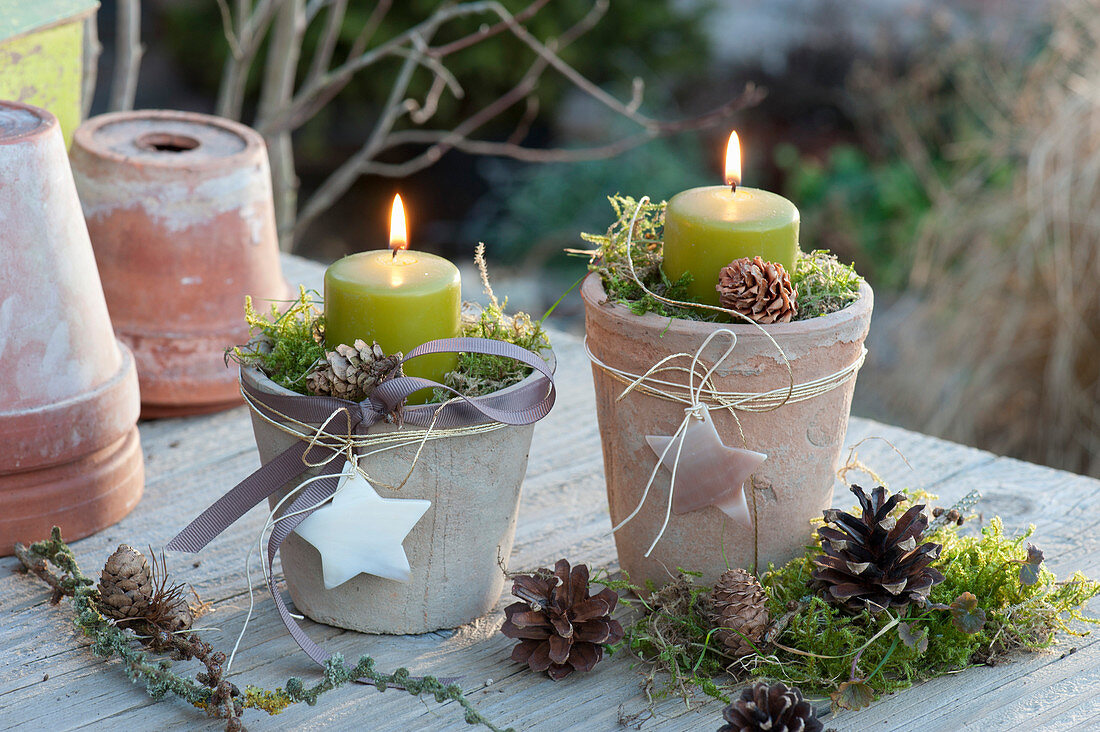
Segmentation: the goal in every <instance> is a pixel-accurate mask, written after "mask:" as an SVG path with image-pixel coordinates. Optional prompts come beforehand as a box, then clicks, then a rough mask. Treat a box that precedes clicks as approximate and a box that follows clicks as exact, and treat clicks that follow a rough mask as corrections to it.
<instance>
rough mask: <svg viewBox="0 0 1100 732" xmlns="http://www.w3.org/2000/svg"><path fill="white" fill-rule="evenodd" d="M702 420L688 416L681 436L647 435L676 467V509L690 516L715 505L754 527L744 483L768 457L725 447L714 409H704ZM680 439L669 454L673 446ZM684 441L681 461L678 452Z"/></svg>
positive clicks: (666, 461) (651, 444)
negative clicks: (713, 414)
mask: <svg viewBox="0 0 1100 732" xmlns="http://www.w3.org/2000/svg"><path fill="white" fill-rule="evenodd" d="M699 411H700V412H701V415H702V416H700V417H697V416H694V415H692V416H690V417H688V424H687V427H686V428H684V430H683V432H682V433H681V437H679V438H678V437H676V436H675V435H674V436H672V437H666V436H661V435H647V436H646V438H645V439H646V442H648V443H649V447H650V448H651V449H652V450H653V452H655V453H656V454H657V457H658V458H660V457H661V455H662V453H663V454H664V460H662V461H661V464H662V465H664V466H665V468H666V469H668V470H669V471H671V470H672V466H673V464H674V463H675V464H676V485H674V486H672V487H671V490H672V491H673V494H672V510H673V511H675V512H676V513H689V512H691V511H697V510H699V509H700V508H704V507H706V506H714V507H715V508H717V509H719V510H720V511H722V513H724V514H726V515H727V516H729V517H730V518H732V519H734V520H736V521H740V522H743V523H745V524H751V523H752V518H751V517H750V516H749V507H748V503H747V502H746V500H745V490H744V483H745V481H746V480H747V479H748V477H749V476H750V475H752V473H753V471H754V470H756V469H757V468H758V467H760V464H761V463H763V462H764V461H765V460H767V458H768V456H767V455H765V454H763V453H759V452H753V451H752V450H743V449H741V448H739V447H729V446H728V445H725V444H723V442H722V439H721V438H720V437H719V436H718V430H717V429H715V427H714V422H713V421H712V420H711V418H710V410H707V409H701V410H699ZM673 440H676V441H677V442H676V443H674V444H672V446H671V447H669V448H668V452H665V448H666V447H668V446H669V443H671V442H673ZM680 441H682V443H683V447H682V448H681V449H680V461H679V463H676V451H677V449H678V448H679V444H680Z"/></svg>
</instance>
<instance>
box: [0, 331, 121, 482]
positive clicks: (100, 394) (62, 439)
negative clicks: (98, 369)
mask: <svg viewBox="0 0 1100 732" xmlns="http://www.w3.org/2000/svg"><path fill="white" fill-rule="evenodd" d="M115 346H116V347H117V348H118V349H119V354H120V363H119V367H118V370H117V371H115V372H114V373H113V374H111V377H110V378H109V379H107V380H106V381H104V382H103V383H101V384H98V385H97V386H95V387H93V388H91V389H88V390H87V391H84V392H81V393H79V394H75V395H73V396H71V397H69V398H68V399H64V400H62V401H60V402H53V403H49V404H42V405H39V406H35V407H29V408H26V409H18V410H12V411H0V424H4V423H10V424H17V425H18V433H16V434H6V433H5V432H4V431H2V430H0V437H2V438H3V440H4V444H3V449H2V450H0V454H3V455H12V454H17V455H22V456H24V458H23V460H22V463H21V464H20V466H19V468H18V469H17V470H14V471H13V470H9V469H8V468H7V466H4V467H0V477H2V476H4V475H8V474H13V473H23V472H27V471H30V470H40V469H43V468H48V467H50V466H55V465H61V464H63V463H68V462H72V461H74V460H78V459H81V458H83V457H86V456H87V455H90V454H92V453H94V452H96V451H98V450H101V449H103V448H104V447H105V446H107V445H110V444H112V443H114V442H117V441H118V440H119V438H120V437H121V436H122V435H124V434H126V432H127V431H128V430H130V429H131V428H132V427H133V426H134V425H135V424H137V420H138V399H137V393H138V375H137V367H136V362H135V361H134V356H133V353H132V352H131V351H130V349H129V348H128V347H127V346H126V344H125V343H123V342H122V341H120V340H118V339H117V338H116V339H115ZM131 393H132V394H133V396H134V399H133V403H132V404H131V403H130V402H129V400H128V399H127V395H129V394H131ZM114 413H118V414H122V415H123V418H122V419H121V422H122V423H124V424H125V427H123V428H121V429H109V428H107V427H103V428H102V429H97V430H95V431H93V432H92V433H91V434H89V435H86V436H84V437H80V438H79V439H77V438H76V437H74V436H72V435H69V434H65V433H64V431H62V430H58V429H57V428H56V425H59V424H61V425H68V424H72V423H74V422H77V421H80V420H84V419H91V415H96V414H99V415H105V414H114ZM103 424H107V421H106V420H105V421H104V422H103ZM43 434H56V437H54V438H53V440H52V442H51V446H52V451H51V452H50V453H49V455H48V456H44V455H42V454H38V457H32V456H34V455H36V453H40V451H39V450H37V448H38V445H37V442H38V441H39V440H41V439H42V438H41V435H43Z"/></svg>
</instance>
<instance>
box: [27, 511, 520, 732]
mask: <svg viewBox="0 0 1100 732" xmlns="http://www.w3.org/2000/svg"><path fill="white" fill-rule="evenodd" d="M15 555H16V557H17V558H18V559H19V561H20V562H21V563H22V564H23V567H24V568H25V569H26V570H27V572H29V573H31V574H33V575H35V576H36V577H38V578H39V579H41V580H42V581H43V582H45V583H46V584H47V585H49V586H50V587H51V588H52V590H53V593H52V595H51V598H50V603H51V604H53V605H56V604H58V603H60V602H61V599H62V598H63V597H70V598H72V606H73V615H74V618H73V623H74V624H75V625H76V627H77V628H78V629H79V630H80V632H81V633H82V634H83V635H84V636H85V637H87V638H89V639H90V640H91V650H92V652H93V653H95V654H96V655H97V656H100V657H102V658H118V659H119V660H120V661H121V662H122V669H123V671H124V672H125V673H126V675H127V676H128V677H129V678H130V680H131V681H133V682H134V683H140V684H141V685H143V686H144V687H145V689H146V691H147V692H148V693H149V695H150V696H151V697H152V698H153V699H157V700H159V699H163V698H164V697H165V696H167V695H168V694H172V695H174V696H177V697H179V698H181V699H183V700H185V701H187V702H189V703H190V704H192V705H194V706H195V707H198V708H199V709H202V710H204V711H205V712H206V714H207V715H208V716H210V717H213V718H220V719H225V720H226V725H225V729H226V732H240V731H241V730H243V729H244V725H243V723H242V721H241V715H242V714H243V712H244V710H245V709H248V708H253V709H260V710H262V711H265V712H267V713H268V714H279V713H280V712H282V711H283V710H284V709H286V708H287V707H288V706H290V705H291V704H297V703H301V702H304V703H306V704H308V705H310V706H312V705H314V704H316V703H317V700H318V698H319V697H320V696H321V694H323V693H325V692H327V691H331V690H332V689H336V688H338V687H340V686H343V685H344V684H347V683H350V682H352V681H365V682H369V683H371V684H373V685H374V686H375V687H376V688H377V689H378V690H379V691H385V690H386V688H387V687H390V686H392V687H394V688H397V689H401V690H404V691H406V692H407V693H409V694H412V695H413V696H416V697H419V696H421V695H431V696H433V697H434V698H435V700H436V701H437V702H439V703H440V704H442V703H444V702H446V701H448V700H452V701H455V702H457V703H458V704H459V706H460V707H461V708H462V710H463V716H464V719H465V721H466V722H467V723H468V724H480V725H483V726H485V727H486V728H488V729H490V730H493V732H513V731H512V730H511V728H508V729H503V730H502V729H501V728H500V727H497V726H496V725H494V724H493V723H492V722H491V721H490V720H488V719H487V718H486V717H484V716H483V715H482V714H481V713H480V712H478V710H477V709H476V708H475V707H474V706H473V704H471V703H470V701H469V700H468V699H467V698H466V696H465V694H464V693H463V691H462V689H461V688H460V687H459V686H458V685H457V684H453V683H452V684H447V683H444V682H442V681H440V680H439V679H437V678H435V677H434V676H423V677H414V676H411V675H410V674H409V671H408V669H405V668H399V669H397V670H396V671H394V672H393V673H383V672H380V671H378V670H377V669H376V668H375V665H374V659H373V658H371V657H370V656H362V657H360V659H359V662H358V663H357V664H356V665H355V666H349V665H348V664H347V663H345V661H344V658H343V656H341V655H340V654H339V653H334V654H332V656H331V657H330V658H329V659H328V661H327V662H326V663H325V671H324V676H323V677H322V678H321V680H320V681H318V682H317V683H316V684H315V685H313V686H308V687H307V686H306V685H305V683H304V682H303V681H302V679H300V678H297V677H291V678H290V679H288V680H287V682H286V684H285V685H284V686H283V687H280V688H277V689H275V690H268V689H264V688H260V687H256V686H247V687H246V688H245V691H244V692H243V693H242V692H241V691H240V689H238V688H237V686H236V685H235V684H233V683H231V682H229V681H228V680H227V679H226V678H225V666H224V664H225V661H226V656H225V654H224V653H222V652H220V651H215V650H214V648H213V646H211V645H210V644H209V643H206V642H205V641H203V640H202V639H201V638H200V637H199V635H198V633H196V632H194V631H187V632H173V630H172V628H170V627H164V626H163V625H161V624H159V621H158V618H157V616H156V612H154V613H153V614H151V615H150V616H148V617H145V618H135V619H133V620H131V621H129V622H128V623H127V627H126V628H125V629H124V628H123V627H121V625H120V624H119V623H117V622H113V621H111V620H109V619H107V618H106V617H104V616H103V614H102V613H101V612H100V611H99V607H98V604H97V603H98V599H99V591H98V590H97V589H96V587H95V581H94V580H93V579H92V578H90V577H88V576H86V575H85V574H84V573H83V572H82V571H81V570H80V566H79V565H78V564H77V561H76V556H75V555H74V554H73V552H72V549H70V548H69V546H68V545H67V544H66V543H65V542H64V540H62V538H61V530H60V529H59V528H58V527H56V526H55V527H54V528H53V531H52V532H51V535H50V538H49V539H48V540H46V541H38V542H35V543H33V544H31V545H30V546H29V547H28V546H25V545H24V544H21V543H19V544H16V545H15ZM51 564H52V565H53V566H54V567H56V568H57V569H59V570H60V573H55V572H54V571H52V570H51V569H50V567H49V565H51ZM153 566H154V567H157V562H156V557H155V555H153ZM154 576H155V580H154V581H155V592H154V599H157V598H159V602H160V603H161V604H162V605H163V604H166V603H167V604H170V603H172V602H175V601H177V600H182V598H183V592H182V585H176V584H172V583H171V582H170V580H169V577H168V572H167V567H166V565H165V564H164V557H163V555H162V556H161V559H160V566H159V568H157V570H156V572H155V573H154ZM199 604H200V606H202V605H204V603H202V602H201V601H199ZM147 651H151V652H153V653H158V654H159V653H169V654H171V657H172V658H173V659H175V660H178V661H186V660H189V659H195V660H197V661H199V662H200V663H202V664H203V666H204V667H205V670H204V671H202V672H200V673H198V674H196V675H195V677H194V678H191V677H189V676H184V675H181V674H178V673H177V672H176V671H174V670H173V668H172V663H171V661H170V660H168V659H165V658H162V659H159V660H155V659H154V658H152V657H150V655H149V653H148V652H147Z"/></svg>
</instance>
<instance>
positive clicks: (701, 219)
mask: <svg viewBox="0 0 1100 732" xmlns="http://www.w3.org/2000/svg"><path fill="white" fill-rule="evenodd" d="M798 221H799V219H798V209H797V208H795V206H794V204H793V203H791V202H790V201H788V200H787V199H786V198H783V197H782V196H780V195H777V194H775V193H770V192H768V191H762V190H759V189H756V188H740V187H739V188H738V189H737V190H736V191H731V190H730V188H729V186H707V187H703V188H692V189H691V190H687V191H684V192H682V193H677V194H676V195H675V196H673V197H672V200H670V201H669V202H668V208H667V209H666V210H665V230H664V232H665V233H664V249H665V258H664V265H663V269H664V273H665V275H666V276H667V277H668V278H669V279H670V280H673V281H675V280H677V279H679V278H680V277H681V276H682V275H683V274H684V272H690V273H691V274H692V281H691V284H690V285H689V286H688V293H689V295H690V297H691V298H692V299H693V300H696V301H698V302H702V303H706V304H708V305H717V304H718V292H717V290H715V287H716V286H717V284H718V273H719V272H720V271H721V269H722V268H723V267H725V266H726V265H727V264H729V263H730V262H732V261H733V260H735V259H739V258H741V257H755V256H759V257H761V258H762V259H764V260H765V261H768V262H778V263H779V264H782V265H783V267H784V268H785V269H786V270H787V271H788V272H791V273H793V272H794V262H795V258H796V257H797V256H798Z"/></svg>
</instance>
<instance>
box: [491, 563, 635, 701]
mask: <svg viewBox="0 0 1100 732" xmlns="http://www.w3.org/2000/svg"><path fill="white" fill-rule="evenodd" d="M512 594H513V595H515V596H516V597H518V598H520V599H521V600H522V602H516V603H513V604H511V605H509V606H508V607H506V608H505V609H504V615H505V618H506V619H505V621H504V625H503V626H502V627H501V629H500V630H501V632H502V633H504V635H506V636H508V637H509V638H518V639H519V641H520V642H519V644H518V645H516V647H515V648H513V649H512V660H513V661H515V662H517V663H526V664H527V666H528V667H529V668H530V669H531V670H532V671H545V672H547V674H549V676H550V678H552V679H553V680H554V681H558V680H560V679H564V678H565V677H566V676H568V675H569V674H571V673H573V671H591V670H592V669H593V667H595V665H596V664H597V663H599V662H600V659H602V658H603V646H602V645H601V644H603V643H615V642H617V641H619V640H622V637H623V627H622V626H621V625H620V624H619V621H617V620H613V619H612V618H611V613H612V612H614V610H615V605H616V604H617V603H618V601H619V595H618V594H617V593H616V592H615V591H614V590H612V589H610V588H604V589H603V590H601V591H600V592H598V593H596V594H595V595H592V596H589V594H588V566H587V565H584V564H578V565H577V566H576V567H573V568H572V570H570V568H569V562H567V561H566V560H564V559H559V560H558V563H557V564H556V565H555V567H554V572H553V574H551V573H550V572H549V570H540V571H539V572H537V573H535V574H534V575H533V576H532V575H520V576H519V577H516V578H515V581H514V583H513V584H512Z"/></svg>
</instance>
